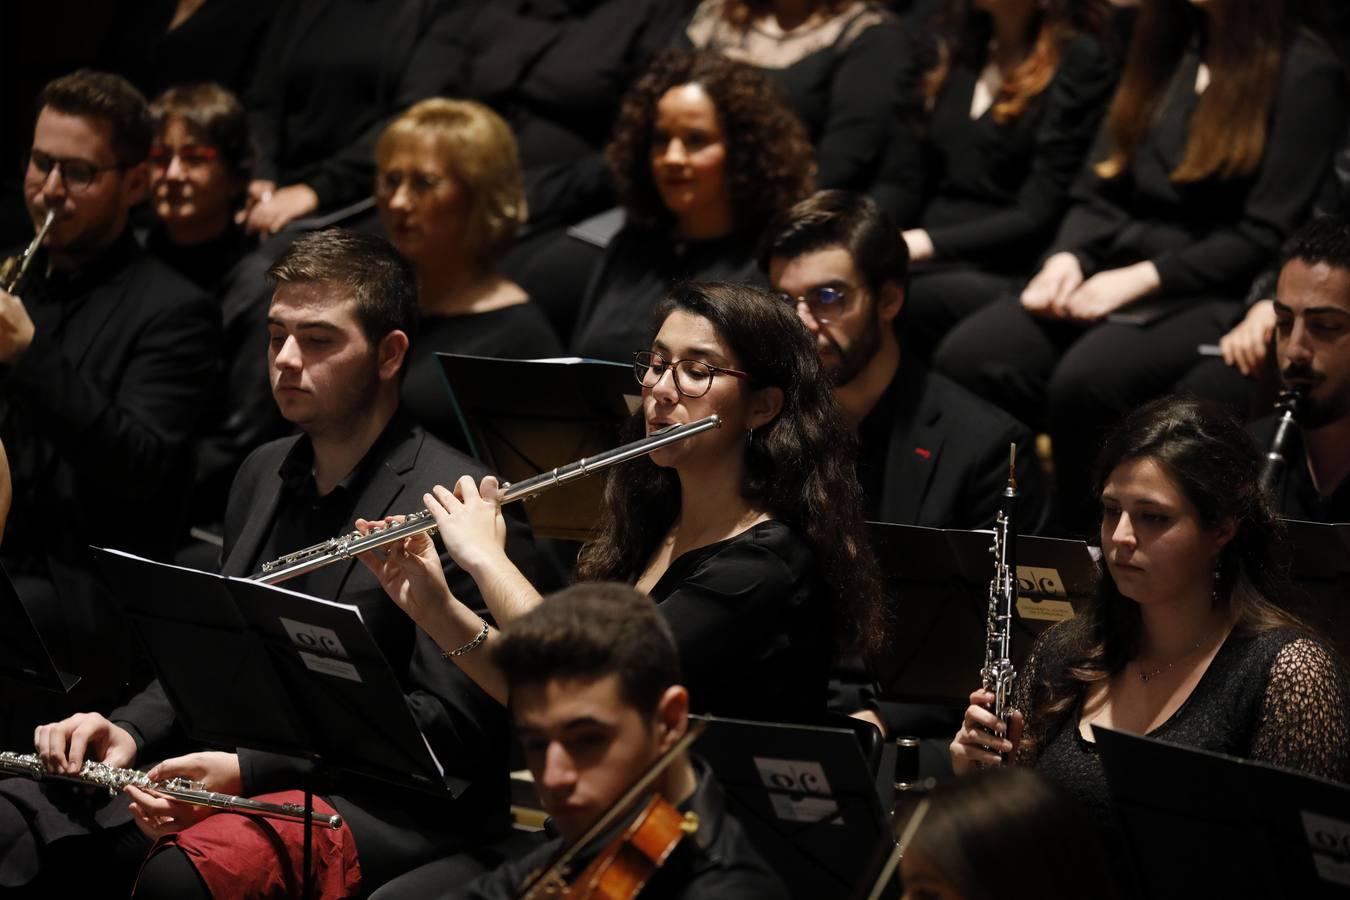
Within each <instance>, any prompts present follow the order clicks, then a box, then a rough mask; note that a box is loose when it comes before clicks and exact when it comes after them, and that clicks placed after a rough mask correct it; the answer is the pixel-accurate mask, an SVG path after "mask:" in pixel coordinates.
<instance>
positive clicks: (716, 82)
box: [570, 50, 815, 361]
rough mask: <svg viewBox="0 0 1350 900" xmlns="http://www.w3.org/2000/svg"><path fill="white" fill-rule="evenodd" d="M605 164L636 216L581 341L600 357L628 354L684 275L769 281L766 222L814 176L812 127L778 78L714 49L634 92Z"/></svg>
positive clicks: (667, 68)
mask: <svg viewBox="0 0 1350 900" xmlns="http://www.w3.org/2000/svg"><path fill="white" fill-rule="evenodd" d="M605 161H606V162H607V163H608V165H609V169H610V173H611V175H612V177H613V179H614V187H615V192H616V193H617V194H618V196H619V202H620V204H621V205H622V206H623V209H624V212H625V214H626V216H627V221H626V224H625V226H624V228H623V229H622V230H621V231H620V232H619V233H618V234H617V235H615V237H614V239H613V240H612V241H611V242H610V244H609V246H608V247H607V248H606V250H605V255H604V258H603V259H602V260H601V261H600V263H599V265H598V267H597V268H596V269H595V271H594V273H593V275H592V278H591V283H590V286H589V287H588V288H587V289H586V295H585V298H584V299H583V301H582V305H581V311H580V313H579V315H578V318H577V326H576V331H575V332H574V333H573V335H572V340H571V344H570V349H571V350H572V352H573V353H575V354H576V355H578V356H587V357H592V358H595V359H609V360H615V361H623V360H627V359H628V357H629V355H630V354H631V353H632V352H633V349H632V348H634V347H635V346H638V345H640V344H641V343H642V342H643V341H644V340H645V339H646V338H647V336H648V335H647V333H646V331H647V325H648V322H649V321H650V318H651V314H652V310H653V309H655V308H656V304H657V303H658V302H659V301H660V300H661V298H662V297H664V296H665V293H666V291H667V289H668V288H669V287H670V285H671V284H672V283H674V282H676V281H680V280H694V281H737V282H745V281H749V282H757V281H759V280H760V279H761V276H760V274H759V272H758V270H757V267H756V265H755V249H756V244H757V242H758V241H759V236H760V233H761V232H762V231H763V229H764V226H765V224H767V223H768V221H769V219H770V218H771V217H772V216H773V215H774V214H775V213H777V212H780V211H781V210H784V209H787V208H788V207H789V206H791V205H792V204H793V203H796V202H797V201H798V200H801V199H802V198H804V197H806V196H807V195H808V194H810V193H811V190H812V185H813V183H814V182H813V171H814V167H815V164H814V161H813V159H812V154H811V144H810V142H809V141H808V139H807V136H806V129H805V128H803V127H802V124H801V122H800V121H799V120H798V119H797V117H796V116H795V115H793V113H792V110H790V109H789V108H788V107H787V105H786V104H785V103H784V102H783V100H782V99H781V98H780V97H779V95H778V92H777V91H776V90H775V89H774V87H773V85H772V84H771V83H770V82H769V80H768V79H767V78H766V77H765V76H764V75H763V74H761V73H760V72H758V71H756V70H755V69H753V68H751V67H750V66H748V65H745V64H743V63H738V62H733V61H731V60H728V59H724V58H722V57H720V56H715V55H713V54H711V53H694V52H687V51H675V50H671V51H667V52H665V53H662V54H661V55H659V56H658V57H656V59H655V60H653V62H652V65H651V67H650V68H649V69H648V70H647V71H646V72H645V73H644V74H643V75H642V77H641V78H639V79H638V80H637V81H636V82H635V83H634V84H633V87H632V88H631V89H630V90H629V91H628V93H627V94H626V95H625V96H624V100H623V105H622V107H621V108H620V111H619V118H618V121H617V122H615V125H614V139H613V140H612V141H610V144H609V147H608V148H606V150H605Z"/></svg>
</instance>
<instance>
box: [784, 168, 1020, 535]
mask: <svg viewBox="0 0 1350 900" xmlns="http://www.w3.org/2000/svg"><path fill="white" fill-rule="evenodd" d="M899 233H900V232H899V230H898V229H897V228H896V226H895V224H894V223H893V222H892V221H891V220H890V218H889V217H888V216H887V215H886V214H885V213H884V212H882V211H881V209H880V208H879V207H878V206H877V205H876V203H875V202H873V201H872V200H871V199H869V198H868V197H865V196H863V195H861V194H853V193H850V192H848V191H821V192H819V193H817V194H815V195H814V196H812V197H809V198H807V199H806V200H803V201H801V202H800V203H798V204H797V205H795V206H793V207H792V208H790V209H789V210H787V211H786V212H785V213H783V214H782V215H780V216H779V217H778V218H777V219H776V220H775V221H774V222H772V223H771V224H770V225H769V228H768V230H767V231H766V232H765V239H764V243H763V245H762V250H761V256H760V265H761V267H762V268H763V269H764V270H765V271H766V272H767V273H768V276H769V282H770V284H771V285H772V287H773V289H774V290H775V291H778V292H779V293H780V295H781V296H782V298H783V300H784V302H787V303H791V304H793V305H794V306H795V307H796V309H797V314H798V315H799V316H800V317H801V320H802V322H803V323H805V324H806V327H807V328H808V329H810V331H811V332H812V334H813V335H814V336H815V338H816V349H817V351H818V352H819V353H820V356H821V362H822V363H823V365H824V368H825V371H826V372H827V373H828V374H829V376H830V378H831V379H833V381H834V383H835V396H836V397H837V398H838V399H839V403H840V405H841V406H842V407H843V409H844V415H845V417H846V418H847V419H848V420H849V421H850V423H852V425H853V427H854V428H855V429H856V431H857V433H858V438H859V445H860V446H859V459H858V478H859V481H861V483H862V487H863V493H864V495H865V496H864V508H865V511H866V513H867V516H868V518H870V519H875V520H879V521H883V522H896V523H899V524H903V525H924V526H929V527H934V528H972V529H973V528H990V527H992V526H993V524H994V516H995V515H996V514H997V512H998V506H999V498H1000V497H1001V495H1002V492H1003V487H1004V485H1005V484H1006V482H1007V479H1008V445H1009V444H1010V443H1016V444H1017V475H1018V490H1019V491H1020V493H1021V500H1020V502H1019V504H1018V511H1019V515H1020V521H1019V523H1018V525H1019V527H1020V528H1021V530H1022V531H1023V532H1024V533H1030V532H1035V531H1037V530H1039V529H1040V528H1041V527H1042V526H1043V524H1044V516H1045V502H1044V499H1045V495H1044V489H1043V487H1042V484H1043V479H1042V477H1041V473H1040V469H1039V466H1038V464H1037V460H1036V456H1035V447H1034V444H1033V437H1032V434H1031V432H1030V431H1029V430H1028V429H1027V428H1026V427H1025V426H1023V425H1022V424H1020V423H1019V422H1017V421H1015V420H1014V419H1012V418H1010V417H1009V416H1008V415H1007V414H1005V413H1003V412H1001V411H1000V410H998V409H996V408H995V407H993V406H991V405H990V404H988V403H986V402H984V401H983V400H980V399H979V398H977V397H975V396H974V395H973V394H971V393H970V392H968V391H966V390H965V389H964V388H962V387H960V386H959V385H957V384H956V383H955V382H952V381H949V380H947V379H946V378H944V377H942V376H940V375H937V374H934V373H932V372H929V371H927V370H926V369H925V368H924V367H923V366H922V365H921V364H920V363H918V361H916V360H913V359H906V358H905V357H904V354H903V353H902V352H901V342H900V339H899V337H898V335H897V333H896V332H897V329H896V322H897V317H898V316H899V315H900V311H901V309H902V308H903V306H904V302H905V282H906V279H907V277H908V265H909V259H908V254H907V252H906V250H905V245H904V242H903V241H900V240H898V239H897V236H898V235H899Z"/></svg>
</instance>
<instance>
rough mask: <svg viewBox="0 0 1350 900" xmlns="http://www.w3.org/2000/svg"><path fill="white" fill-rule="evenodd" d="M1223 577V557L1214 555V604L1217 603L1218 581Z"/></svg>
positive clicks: (1216, 604)
mask: <svg viewBox="0 0 1350 900" xmlns="http://www.w3.org/2000/svg"><path fill="white" fill-rule="evenodd" d="M1222 578H1223V557H1221V556H1216V557H1214V591H1213V597H1214V605H1215V606H1218V605H1219V582H1220V580H1222Z"/></svg>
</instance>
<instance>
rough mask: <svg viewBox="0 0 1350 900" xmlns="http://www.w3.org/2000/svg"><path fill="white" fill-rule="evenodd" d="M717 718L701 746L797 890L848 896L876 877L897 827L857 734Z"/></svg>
mask: <svg viewBox="0 0 1350 900" xmlns="http://www.w3.org/2000/svg"><path fill="white" fill-rule="evenodd" d="M708 718H709V721H710V723H711V725H710V727H709V728H708V730H707V731H706V732H704V734H703V736H702V737H701V738H699V741H698V744H697V745H695V748H694V753H695V754H696V755H697V756H698V757H699V758H701V759H703V760H705V761H706V762H707V763H708V764H709V765H710V766H711V768H712V771H713V774H714V775H715V776H716V777H717V781H718V784H720V785H721V787H722V790H723V791H724V793H725V794H726V798H727V811H728V812H730V813H731V814H732V815H734V816H735V817H736V819H737V821H739V822H740V823H741V825H742V826H743V827H744V828H745V830H746V833H747V835H748V836H749V837H750V840H751V842H752V843H754V845H755V848H756V849H757V850H758V851H759V852H760V855H761V856H763V857H764V859H765V861H766V862H768V864H769V865H770V866H771V867H772V868H773V870H774V871H775V872H777V873H778V875H779V876H780V877H781V878H782V879H783V881H784V883H786V884H787V885H788V888H789V889H790V891H791V893H792V895H793V896H794V897H801V898H813V900H814V898H819V897H846V896H849V895H850V894H851V893H852V892H853V891H855V890H856V889H857V887H858V885H860V884H863V883H870V879H871V878H872V876H873V875H874V874H875V873H876V872H877V871H879V866H880V864H881V859H880V857H879V856H878V853H877V848H878V847H879V846H880V845H881V844H882V842H883V841H886V840H888V839H889V836H890V833H891V831H890V822H889V819H888V818H887V815H886V812H885V810H884V809H883V808H882V803H881V798H880V797H879V796H878V794H877V787H876V783H875V781H874V780H873V773H872V770H871V768H870V767H869V766H868V764H867V760H866V759H865V758H864V756H863V751H862V747H861V745H860V744H859V743H858V737H857V734H856V733H855V732H854V731H853V730H852V729H848V728H824V727H817V726H810V725H786V724H781V723H778V722H750V721H745V720H742V719H724V718H721V717H708Z"/></svg>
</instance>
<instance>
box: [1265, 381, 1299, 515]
mask: <svg viewBox="0 0 1350 900" xmlns="http://www.w3.org/2000/svg"><path fill="white" fill-rule="evenodd" d="M1275 409H1276V410H1277V411H1278V412H1279V414H1280V418H1279V421H1277V422H1276V423H1275V437H1274V438H1273V439H1272V440H1271V442H1270V449H1269V450H1267V451H1266V459H1265V462H1264V463H1262V465H1261V487H1263V488H1265V489H1266V490H1267V491H1269V492H1271V493H1274V492H1275V491H1277V490H1278V489H1279V487H1280V481H1281V480H1282V479H1283V478H1284V470H1285V468H1286V466H1287V464H1288V460H1286V459H1285V458H1284V456H1285V448H1286V445H1287V444H1288V443H1289V439H1290V438H1292V437H1293V436H1294V429H1295V428H1297V427H1298V417H1299V414H1300V413H1301V412H1302V411H1303V392H1302V391H1299V390H1289V391H1281V392H1280V397H1279V399H1278V400H1276V401H1275Z"/></svg>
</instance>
